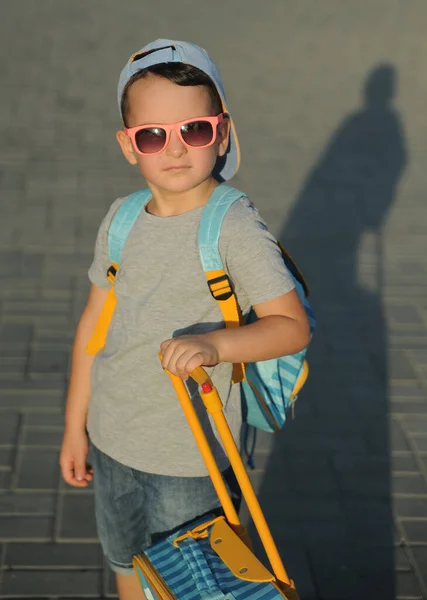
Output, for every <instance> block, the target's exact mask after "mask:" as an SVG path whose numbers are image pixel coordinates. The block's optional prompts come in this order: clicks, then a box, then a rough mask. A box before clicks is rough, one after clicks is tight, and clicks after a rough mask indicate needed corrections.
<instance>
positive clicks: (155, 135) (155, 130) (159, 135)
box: [135, 127, 166, 154]
mask: <svg viewBox="0 0 427 600" xmlns="http://www.w3.org/2000/svg"><path fill="white" fill-rule="evenodd" d="M135 143H136V146H137V148H138V150H139V151H140V152H142V153H143V154H154V153H155V152H160V150H162V148H163V147H164V145H165V143H166V131H165V130H164V129H162V128H161V127H151V128H144V129H140V130H139V131H137V132H136V135H135Z"/></svg>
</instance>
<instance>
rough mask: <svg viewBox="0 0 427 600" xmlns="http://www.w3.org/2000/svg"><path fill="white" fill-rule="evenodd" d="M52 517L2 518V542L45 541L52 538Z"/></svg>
mask: <svg viewBox="0 0 427 600" xmlns="http://www.w3.org/2000/svg"><path fill="white" fill-rule="evenodd" d="M52 528H53V519H52V518H51V517H29V516H17V515H8V516H7V517H0V540H1V541H13V540H29V541H37V540H39V541H44V540H50V539H51V538H52Z"/></svg>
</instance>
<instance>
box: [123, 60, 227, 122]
mask: <svg viewBox="0 0 427 600" xmlns="http://www.w3.org/2000/svg"><path fill="white" fill-rule="evenodd" d="M149 75H157V76H158V77H164V78H165V79H167V80H168V81H171V82H172V83H176V84H177V85H182V86H197V85H203V86H205V87H206V88H207V90H208V93H209V96H210V99H211V102H212V109H213V111H214V113H215V115H218V114H219V113H220V112H222V110H223V107H222V101H221V97H220V95H219V93H218V90H217V89H216V86H215V84H214V82H213V81H212V79H211V78H210V77H209V76H208V75H206V73H204V72H203V71H201V70H200V69H198V68H197V67H193V66H192V65H187V64H185V63H159V64H158V65H153V66H152V67H147V68H146V69H141V70H140V71H137V73H135V75H132V77H131V78H130V79H129V81H128V82H127V84H126V85H125V87H124V89H123V94H122V99H121V103H120V110H121V113H122V119H123V122H124V124H125V125H126V121H127V117H128V116H129V98H128V92H129V88H130V87H131V85H132V84H134V83H135V81H138V80H139V79H144V78H145V77H148V76H149Z"/></svg>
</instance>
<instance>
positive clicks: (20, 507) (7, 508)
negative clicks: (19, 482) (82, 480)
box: [0, 491, 56, 515]
mask: <svg viewBox="0 0 427 600" xmlns="http://www.w3.org/2000/svg"><path fill="white" fill-rule="evenodd" d="M55 504H56V493H53V492H52V493H26V492H15V491H13V492H9V493H5V494H1V495H0V514H2V515H10V514H13V513H20V514H28V515H31V514H44V515H46V514H53V513H54V510H55Z"/></svg>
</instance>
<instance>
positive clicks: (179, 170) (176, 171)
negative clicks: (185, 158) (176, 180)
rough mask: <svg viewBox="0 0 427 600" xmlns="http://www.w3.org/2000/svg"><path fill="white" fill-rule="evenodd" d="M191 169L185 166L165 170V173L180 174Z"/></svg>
mask: <svg viewBox="0 0 427 600" xmlns="http://www.w3.org/2000/svg"><path fill="white" fill-rule="evenodd" d="M189 168H190V167H187V166H185V165H183V166H180V167H168V168H167V169H165V171H168V172H171V173H180V172H181V171H185V170H187V169H189Z"/></svg>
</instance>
